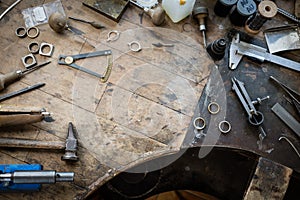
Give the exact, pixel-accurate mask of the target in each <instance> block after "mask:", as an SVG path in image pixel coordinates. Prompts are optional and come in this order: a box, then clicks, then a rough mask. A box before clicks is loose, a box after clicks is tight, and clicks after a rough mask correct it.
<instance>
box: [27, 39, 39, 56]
mask: <svg viewBox="0 0 300 200" xmlns="http://www.w3.org/2000/svg"><path fill="white" fill-rule="evenodd" d="M39 47H40V45H39V43H37V42H31V43H30V44H29V45H28V50H29V51H30V53H33V54H36V53H38V52H39Z"/></svg>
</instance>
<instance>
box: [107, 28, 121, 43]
mask: <svg viewBox="0 0 300 200" xmlns="http://www.w3.org/2000/svg"><path fill="white" fill-rule="evenodd" d="M119 37H120V32H119V31H115V30H114V31H109V32H108V34H107V42H111V41H116V40H117V39H119Z"/></svg>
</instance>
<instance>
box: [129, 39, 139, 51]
mask: <svg viewBox="0 0 300 200" xmlns="http://www.w3.org/2000/svg"><path fill="white" fill-rule="evenodd" d="M128 46H129V48H130V50H131V51H134V52H138V51H140V50H142V47H141V44H140V43H139V42H137V41H132V42H129V43H128ZM134 46H136V48H134Z"/></svg>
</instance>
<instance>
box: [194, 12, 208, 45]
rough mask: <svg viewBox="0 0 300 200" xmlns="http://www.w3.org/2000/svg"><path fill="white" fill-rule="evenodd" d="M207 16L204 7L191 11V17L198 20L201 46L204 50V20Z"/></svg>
mask: <svg viewBox="0 0 300 200" xmlns="http://www.w3.org/2000/svg"><path fill="white" fill-rule="evenodd" d="M207 16H208V9H207V8H206V7H196V8H194V10H193V17H194V18H195V19H196V20H198V23H199V30H200V31H201V32H202V36H203V45H204V48H206V46H207V45H206V35H205V31H206V25H205V21H206V18H207Z"/></svg>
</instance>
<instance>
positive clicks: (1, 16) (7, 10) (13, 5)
mask: <svg viewBox="0 0 300 200" xmlns="http://www.w3.org/2000/svg"><path fill="white" fill-rule="evenodd" d="M21 1H22V0H17V1H16V2H15V3H13V4H12V5H11V6H9V7H8V8H7V9H6V10H5V11H4V12H3V13H2V14H1V15H0V20H1V19H2V18H3V17H4V15H6V13H8V12H9V11H10V10H11V9H13V8H14V7H15V6H16V5H17V4H18V3H20V2H21Z"/></svg>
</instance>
